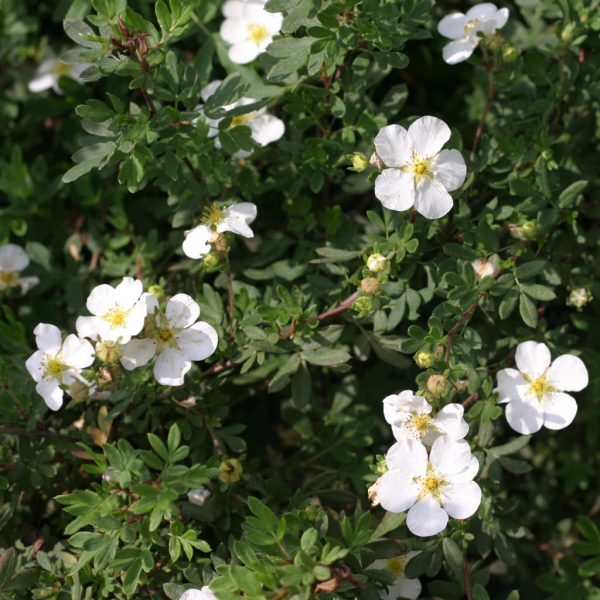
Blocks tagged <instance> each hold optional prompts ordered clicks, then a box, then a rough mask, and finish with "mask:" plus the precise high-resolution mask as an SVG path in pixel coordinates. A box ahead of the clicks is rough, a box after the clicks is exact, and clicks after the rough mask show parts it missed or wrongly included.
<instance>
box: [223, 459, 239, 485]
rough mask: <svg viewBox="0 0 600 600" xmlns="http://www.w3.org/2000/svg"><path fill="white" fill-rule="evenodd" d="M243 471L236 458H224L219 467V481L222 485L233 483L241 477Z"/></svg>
mask: <svg viewBox="0 0 600 600" xmlns="http://www.w3.org/2000/svg"><path fill="white" fill-rule="evenodd" d="M243 472H244V469H243V468H242V463H241V462H240V461H239V460H238V459H237V458H226V459H224V460H223V461H222V462H221V464H220V465H219V481H222V482H223V483H235V482H236V481H239V480H240V479H241V477H242V473H243Z"/></svg>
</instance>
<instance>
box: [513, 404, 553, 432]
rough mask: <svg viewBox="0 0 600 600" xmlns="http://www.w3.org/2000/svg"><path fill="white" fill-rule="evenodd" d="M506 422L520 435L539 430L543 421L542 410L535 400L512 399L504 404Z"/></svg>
mask: <svg viewBox="0 0 600 600" xmlns="http://www.w3.org/2000/svg"><path fill="white" fill-rule="evenodd" d="M506 420H507V421H508V424H509V425H510V426H511V427H512V428H513V429H514V430H515V431H516V432H517V433H521V434H522V435H528V434H530V433H535V432H536V431H539V430H540V429H541V427H542V424H543V422H544V412H543V411H542V407H541V406H540V404H539V403H538V402H537V401H534V402H523V401H522V400H512V401H511V402H509V403H508V404H507V405H506Z"/></svg>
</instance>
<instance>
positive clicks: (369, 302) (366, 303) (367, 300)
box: [352, 296, 373, 313]
mask: <svg viewBox="0 0 600 600" xmlns="http://www.w3.org/2000/svg"><path fill="white" fill-rule="evenodd" d="M352 308H353V309H354V310H355V311H356V312H359V313H367V312H369V311H370V310H373V298H372V297H371V296H361V297H360V298H358V299H357V300H356V302H355V303H354V304H353V305H352Z"/></svg>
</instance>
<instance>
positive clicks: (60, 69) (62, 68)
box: [52, 62, 72, 77]
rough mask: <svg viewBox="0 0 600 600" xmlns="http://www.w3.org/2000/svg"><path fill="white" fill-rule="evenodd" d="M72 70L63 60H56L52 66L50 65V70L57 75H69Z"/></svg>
mask: <svg viewBox="0 0 600 600" xmlns="http://www.w3.org/2000/svg"><path fill="white" fill-rule="evenodd" d="M71 70H72V66H71V65H68V64H66V63H63V62H57V63H56V64H55V65H54V66H53V67H52V72H53V73H54V74H55V75H58V76H59V77H60V76H61V75H69V74H70V73H71Z"/></svg>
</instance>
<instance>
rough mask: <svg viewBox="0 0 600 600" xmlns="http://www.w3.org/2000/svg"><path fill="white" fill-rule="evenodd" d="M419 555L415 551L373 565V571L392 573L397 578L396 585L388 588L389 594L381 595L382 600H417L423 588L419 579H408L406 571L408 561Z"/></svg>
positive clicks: (380, 560)
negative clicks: (398, 599)
mask: <svg viewBox="0 0 600 600" xmlns="http://www.w3.org/2000/svg"><path fill="white" fill-rule="evenodd" d="M418 554H420V552H415V551H413V552H408V553H407V554H402V555H400V556H394V557H392V558H381V559H379V560H376V561H375V562H374V563H373V564H372V565H371V567H370V568H371V569H382V570H386V571H390V572H391V573H393V574H394V575H395V577H396V583H394V585H392V586H389V587H388V591H387V593H385V594H381V596H380V598H381V599H382V600H396V598H398V597H399V596H400V597H402V598H409V600H417V598H418V597H419V594H420V593H421V590H422V589H423V586H422V585H421V582H420V581H419V580H418V579H408V578H407V577H406V576H405V575H404V570H405V569H406V565H407V564H408V561H409V560H410V559H411V558H413V557H415V556H417V555H418Z"/></svg>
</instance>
